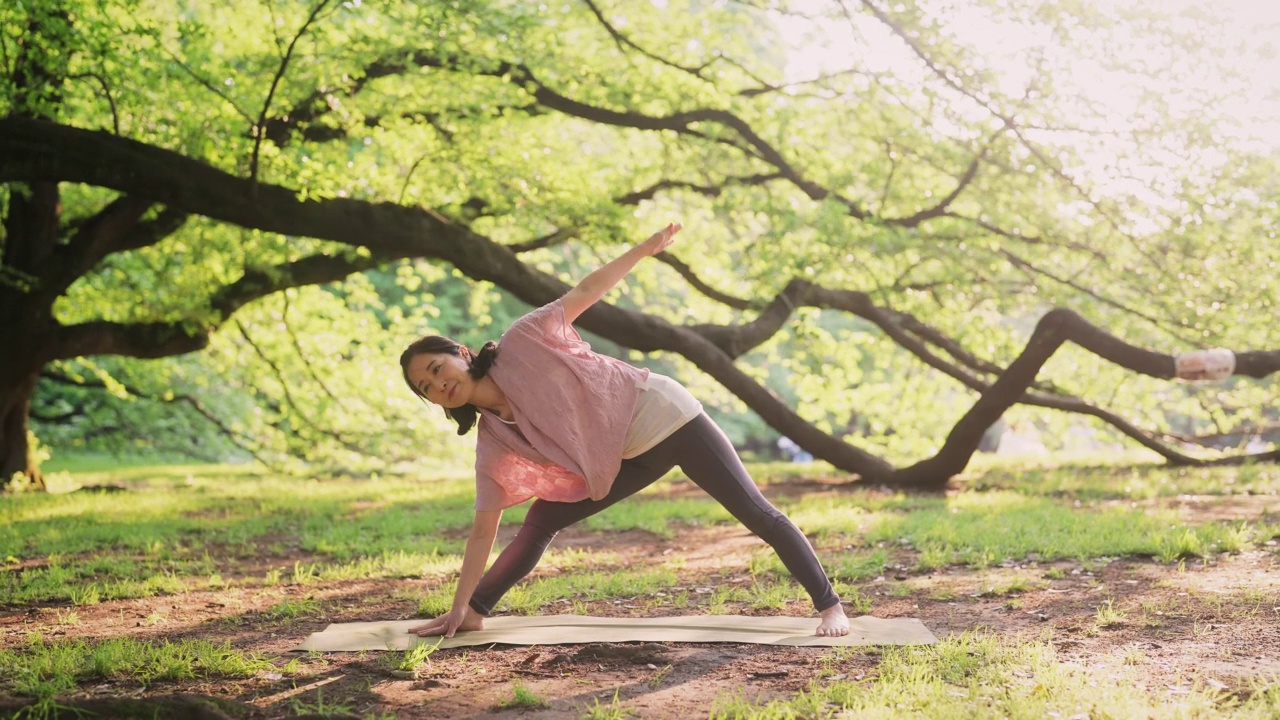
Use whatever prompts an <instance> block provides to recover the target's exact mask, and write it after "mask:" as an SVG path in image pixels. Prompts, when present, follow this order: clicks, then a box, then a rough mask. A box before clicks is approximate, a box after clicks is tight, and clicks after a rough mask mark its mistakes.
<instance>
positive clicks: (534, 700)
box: [498, 682, 548, 709]
mask: <svg viewBox="0 0 1280 720" xmlns="http://www.w3.org/2000/svg"><path fill="white" fill-rule="evenodd" d="M547 706H548V703H547V701H546V700H543V699H542V698H540V697H538V696H537V695H535V694H534V692H533V691H532V690H530V689H529V688H527V687H525V685H524V683H521V682H517V683H516V684H515V686H513V687H512V688H511V698H510V699H509V700H504V701H502V702H500V703H498V707H499V708H500V709H506V708H526V709H536V708H544V707H547Z"/></svg>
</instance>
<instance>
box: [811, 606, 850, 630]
mask: <svg viewBox="0 0 1280 720" xmlns="http://www.w3.org/2000/svg"><path fill="white" fill-rule="evenodd" d="M820 614H821V615H822V622H820V623H818V629H817V630H815V631H814V633H813V634H814V635H817V636H818V637H844V636H845V635H848V634H849V618H848V617H847V616H846V615H845V614H844V606H843V605H841V604H840V603H836V604H835V605H832V606H831V607H829V608H827V609H826V610H823V611H822V612H821V613H820Z"/></svg>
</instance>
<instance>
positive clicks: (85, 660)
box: [0, 635, 276, 703]
mask: <svg viewBox="0 0 1280 720" xmlns="http://www.w3.org/2000/svg"><path fill="white" fill-rule="evenodd" d="M275 669H276V668H275V666H274V665H272V664H271V662H269V661H268V660H266V659H264V658H262V657H260V656H258V655H255V654H249V653H243V652H240V651H238V650H234V649H232V648H231V646H230V645H229V644H227V643H223V644H217V643H212V642H209V641H207V640H182V641H177V642H168V641H161V642H142V641H139V640H133V639H130V638H116V639H112V640H106V641H103V642H101V643H87V642H84V641H69V642H53V643H48V642H45V640H44V639H43V638H42V637H40V636H38V635H36V636H32V637H31V638H29V640H28V643H27V646H26V647H25V648H24V649H23V650H22V651H20V652H19V651H14V650H0V677H4V678H7V679H8V682H9V683H10V685H11V687H12V688H13V691H14V692H15V693H17V694H18V695H25V696H28V697H31V698H34V699H35V700H36V702H37V703H48V702H50V701H51V700H52V698H54V697H56V696H58V695H61V694H64V693H67V692H70V691H72V690H74V689H75V688H76V687H77V685H78V684H79V683H81V682H85V681H91V680H100V679H111V680H122V679H123V680H133V681H136V682H138V683H139V684H141V685H144V686H145V685H150V684H152V683H155V682H159V681H165V680H193V679H205V678H246V677H252V676H253V675H255V674H257V673H259V672H263V671H269V670H275Z"/></svg>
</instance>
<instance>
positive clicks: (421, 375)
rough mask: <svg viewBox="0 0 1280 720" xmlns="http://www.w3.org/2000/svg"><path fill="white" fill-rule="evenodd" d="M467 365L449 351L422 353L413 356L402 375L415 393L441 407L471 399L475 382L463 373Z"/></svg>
mask: <svg viewBox="0 0 1280 720" xmlns="http://www.w3.org/2000/svg"><path fill="white" fill-rule="evenodd" d="M468 367H470V365H469V364H468V363H467V361H466V360H463V359H462V358H461V357H460V356H458V355H453V354H451V353H423V354H421V355H415V356H413V359H412V360H410V361H409V367H408V368H407V369H406V371H405V375H406V376H407V377H408V378H409V382H410V383H411V384H412V385H413V387H414V389H415V390H417V391H418V394H419V395H422V397H424V398H426V399H427V400H428V401H429V402H431V403H434V404H436V405H440V406H441V407H445V408H450V409H452V408H457V407H462V406H463V405H466V404H467V403H469V402H471V393H472V391H473V390H474V389H475V384H476V381H475V379H474V378H472V377H471V375H470V374H468V373H467V368H468Z"/></svg>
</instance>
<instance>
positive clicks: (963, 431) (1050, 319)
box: [894, 308, 1280, 489]
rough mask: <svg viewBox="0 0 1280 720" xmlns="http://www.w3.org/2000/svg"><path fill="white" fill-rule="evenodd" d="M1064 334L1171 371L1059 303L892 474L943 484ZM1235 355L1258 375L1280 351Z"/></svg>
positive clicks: (1273, 365)
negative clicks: (945, 425) (927, 444)
mask: <svg viewBox="0 0 1280 720" xmlns="http://www.w3.org/2000/svg"><path fill="white" fill-rule="evenodd" d="M1068 340H1070V341H1071V342H1074V343H1075V344H1077V345H1079V346H1080V347H1082V348H1084V349H1086V350H1088V351H1090V352H1092V353H1094V354H1095V355H1098V356H1099V357H1102V358H1104V359H1106V360H1108V361H1110V362H1112V363H1114V364H1116V365H1118V366H1120V367H1123V368H1125V369H1128V370H1132V371H1133V372H1137V373H1140V374H1143V375H1148V376H1151V377H1156V378H1172V377H1174V359H1173V357H1172V356H1169V355H1164V354H1161V353H1156V352H1152V351H1149V350H1145V349H1142V348H1138V347H1134V346H1132V345H1129V344H1128V343H1126V342H1124V341H1123V340H1120V339H1119V338H1116V337H1114V336H1112V335H1110V334H1109V333H1107V332H1105V331H1103V330H1101V329H1099V328H1097V327H1095V326H1093V325H1092V324H1090V323H1089V322H1088V321H1087V320H1085V319H1084V318H1083V317H1081V316H1080V315H1079V314H1077V313H1075V312H1074V311H1071V310H1066V309H1063V308H1058V309H1056V310H1052V311H1050V312H1049V313H1048V314H1046V315H1045V316H1044V317H1043V318H1041V319H1040V322H1039V323H1037V325H1036V329H1035V331H1034V332H1033V333H1032V334H1031V339H1030V340H1029V341H1028V343H1027V346H1026V348H1025V349H1023V351H1022V354H1020V355H1019V356H1018V358H1017V359H1016V360H1014V361H1013V363H1011V364H1010V365H1009V367H1008V369H1006V370H1005V372H1004V373H1003V374H1002V375H1001V376H1000V378H999V379H998V380H996V382H995V383H993V384H992V385H991V387H989V388H988V389H987V390H986V391H985V392H983V393H982V396H981V397H979V398H978V401H977V402H976V403H974V405H973V407H972V408H970V409H969V412H967V413H965V415H964V417H962V418H961V419H960V421H959V422H957V423H956V425H955V427H954V428H953V429H952V430H951V433H950V434H949V435H948V436H947V440H946V442H945V443H944V444H943V446H942V449H941V450H939V451H938V453H937V454H936V455H934V456H933V457H931V458H929V459H927V460H924V461H921V462H919V463H916V464H915V465H912V466H911V467H907V468H903V469H902V470H899V471H897V472H895V473H894V480H896V481H898V482H901V483H902V484H905V485H910V486H917V487H924V488H930V489H938V488H941V487H944V486H945V485H946V483H947V481H948V480H949V479H950V478H951V477H953V476H955V475H957V474H959V473H960V472H962V471H963V470H964V468H965V466H966V465H968V463H969V459H970V458H971V457H972V456H973V453H974V452H976V451H977V449H978V442H979V441H980V440H981V438H982V434H983V432H985V430H986V429H987V428H988V427H990V426H991V424H992V423H994V422H995V421H996V420H998V419H999V418H1000V416H1001V415H1003V414H1004V412H1005V411H1006V410H1008V409H1009V408H1010V407H1011V406H1012V405H1014V404H1015V403H1017V402H1018V401H1019V400H1020V399H1021V397H1022V395H1023V393H1024V392H1025V391H1026V389H1027V388H1028V387H1030V386H1031V384H1032V383H1033V382H1034V381H1035V377H1036V374H1037V373H1038V372H1039V370H1040V368H1041V367H1043V366H1044V364H1045V363H1046V362H1047V361H1048V360H1049V358H1050V357H1051V356H1052V355H1053V353H1054V352H1056V351H1057V349H1058V348H1059V347H1061V346H1062V344H1063V343H1064V342H1067V341H1068ZM1237 358H1238V359H1237V367H1240V366H1241V364H1243V365H1244V366H1245V367H1247V368H1248V370H1249V372H1248V373H1240V374H1253V376H1255V377H1262V376H1265V375H1268V374H1270V373H1273V372H1276V371H1277V370H1280V351H1269V352H1244V353H1239V354H1238V355H1237ZM1276 459H1280V451H1273V452H1268V453H1258V454H1254V455H1238V456H1233V457H1228V458H1218V459H1214V460H1203V459H1199V458H1190V457H1186V456H1180V458H1179V459H1177V460H1176V462H1177V463H1178V464H1186V465H1210V464H1213V465H1223V464H1231V463H1241V462H1245V461H1247V460H1271V461H1274V460H1276Z"/></svg>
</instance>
